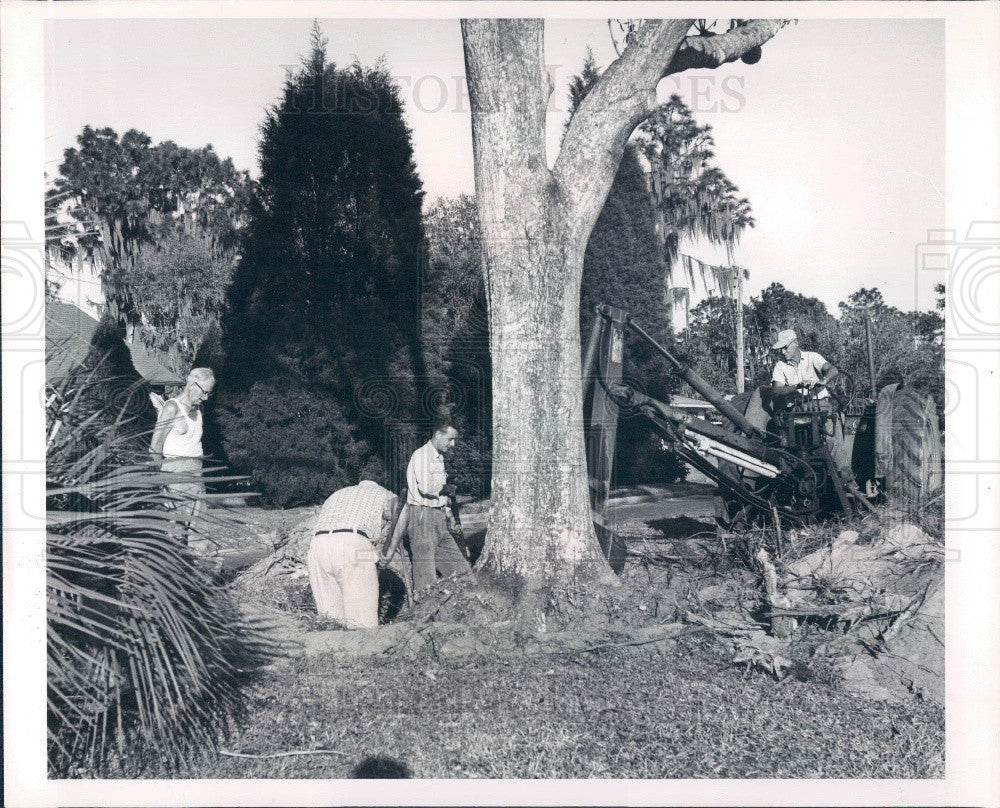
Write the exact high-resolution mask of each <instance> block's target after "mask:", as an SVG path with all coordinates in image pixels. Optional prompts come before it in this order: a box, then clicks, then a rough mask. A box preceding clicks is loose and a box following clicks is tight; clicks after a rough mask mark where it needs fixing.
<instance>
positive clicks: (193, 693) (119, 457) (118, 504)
mask: <svg viewBox="0 0 1000 808" xmlns="http://www.w3.org/2000/svg"><path fill="white" fill-rule="evenodd" d="M112 387H113V385H112ZM125 392H126V393H128V391H125ZM107 393H108V380H107V379H106V378H105V379H98V378H97V376H96V375H95V374H94V373H93V372H81V373H80V374H78V375H76V376H75V377H74V378H71V379H69V380H67V381H65V382H63V383H61V384H60V385H59V386H58V387H53V388H51V389H50V390H49V391H48V395H47V396H46V401H47V403H48V406H47V408H46V411H47V416H48V419H49V426H50V430H49V434H50V436H51V437H50V442H49V447H48V448H49V453H48V458H47V460H48V468H47V482H48V491H47V493H48V505H49V518H48V522H49V527H48V534H47V540H46V548H47V567H46V573H47V574H46V592H47V617H48V714H49V764H50V770H51V773H52V774H62V775H65V774H72V773H76V772H79V771H81V770H82V771H88V772H101V771H104V770H105V769H106V766H107V765H108V762H109V760H110V759H111V758H112V757H115V758H116V759H118V760H127V758H128V756H129V755H130V754H133V753H153V754H157V755H158V756H161V757H162V758H163V759H165V760H167V761H169V762H171V763H173V764H174V765H179V764H180V763H181V762H182V761H183V760H184V759H185V757H186V756H187V755H189V754H190V753H191V752H193V751H195V750H201V749H204V748H205V747H206V746H210V745H211V744H213V743H214V742H215V741H216V739H217V738H218V737H219V736H220V733H221V732H222V731H223V730H224V728H225V727H226V725H227V723H228V721H229V720H230V718H231V717H232V716H233V715H234V714H236V713H237V712H238V711H239V710H240V709H241V706H242V702H243V699H242V693H241V672H242V671H243V670H245V669H246V668H247V667H248V666H251V665H253V664H255V663H256V662H259V661H262V660H264V659H266V658H267V656H268V653H269V649H268V646H267V643H266V641H265V640H264V639H263V638H262V637H261V636H259V635H258V634H257V633H256V632H255V631H254V629H253V626H251V625H250V624H249V623H248V622H247V620H246V619H244V618H243V617H242V616H241V614H240V613H239V611H238V609H237V608H236V607H235V605H234V604H233V601H232V600H231V598H230V596H229V593H228V591H227V590H226V589H225V588H223V587H221V586H219V585H218V584H216V583H215V582H214V580H213V575H212V571H211V570H210V569H209V568H208V567H207V565H206V564H205V563H204V562H203V561H202V560H201V559H200V558H199V557H198V556H197V555H196V554H194V553H193V552H192V551H191V550H190V549H189V548H188V546H187V543H186V539H187V534H188V525H187V524H186V523H185V522H184V521H183V518H182V517H181V516H180V514H181V513H183V509H184V507H185V506H187V505H190V504H191V501H192V499H198V498H200V497H201V495H198V494H185V493H178V492H177V491H175V490H171V489H170V488H167V484H168V483H171V482H172V483H176V482H179V481H184V480H181V479H180V475H175V474H170V473H167V472H163V471H160V470H159V469H158V468H156V467H155V466H154V465H153V464H151V463H150V462H149V461H147V460H146V459H145V457H144V456H143V454H144V449H145V445H146V444H147V442H148V433H147V430H145V429H144V428H143V424H142V422H141V419H137V418H136V417H134V415H131V414H129V413H127V412H126V409H127V407H128V406H129V402H131V401H132V398H131V396H130V395H127V394H126V395H124V396H123V395H121V390H119V391H118V394H117V395H112V396H111V397H110V399H109V397H108V395H107ZM109 401H110V402H111V403H112V406H110V407H109ZM147 401H148V399H147ZM122 402H125V404H124V405H123V404H122ZM115 403H117V405H118V406H117V409H116V408H115V407H114V406H113V405H114V404H115ZM56 423H59V424H60V425H61V426H60V428H59V429H55V428H54V425H55V424H56ZM199 479H200V478H198V477H197V476H195V475H192V476H191V481H197V480H199ZM214 519H215V520H218V519H219V517H214ZM203 521H204V524H203V525H201V526H200V527H199V528H198V529H199V530H201V531H204V532H206V533H207V532H210V530H211V525H212V522H213V519H212V518H209V519H207V520H203Z"/></svg>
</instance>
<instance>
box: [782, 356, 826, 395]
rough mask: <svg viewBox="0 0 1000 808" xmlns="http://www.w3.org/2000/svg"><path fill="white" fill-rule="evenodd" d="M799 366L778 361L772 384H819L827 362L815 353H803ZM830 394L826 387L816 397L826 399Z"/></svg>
mask: <svg viewBox="0 0 1000 808" xmlns="http://www.w3.org/2000/svg"><path fill="white" fill-rule="evenodd" d="M800 353H801V354H802V355H801V356H800V357H799V361H798V363H797V364H795V365H793V364H792V363H791V362H785V361H784V360H778V364H776V365H775V366H774V370H773V371H772V372H771V382H772V383H773V384H781V385H789V384H790V385H793V386H797V385H800V384H818V383H819V379H820V374H821V371H822V368H823V365H825V364H826V360H825V359H824V358H823V357H822V356H820V355H819V354H818V353H816V352H815V351H801V352H800ZM829 395H830V392H829V391H828V390H827V389H826V388H825V387H824V388H823V389H822V390H820V391H819V393H818V394H817V395H816V398H826V397H827V396H829Z"/></svg>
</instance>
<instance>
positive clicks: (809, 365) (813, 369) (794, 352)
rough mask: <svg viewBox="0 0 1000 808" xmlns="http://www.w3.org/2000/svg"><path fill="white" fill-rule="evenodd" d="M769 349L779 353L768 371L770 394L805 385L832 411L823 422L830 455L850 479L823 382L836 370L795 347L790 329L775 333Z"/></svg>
mask: <svg viewBox="0 0 1000 808" xmlns="http://www.w3.org/2000/svg"><path fill="white" fill-rule="evenodd" d="M771 348H772V350H775V351H778V353H779V354H780V355H781V359H779V360H778V363H777V364H776V365H775V366H774V370H773V371H772V372H771V385H772V386H771V393H772V395H775V396H786V395H789V394H790V393H794V392H795V391H796V390H798V389H799V388H801V387H805V388H807V389H808V390H809V392H811V393H812V394H813V395H814V396H815V398H816V400H817V401H819V402H821V406H822V407H823V408H824V409H826V410H828V411H829V412H831V413H833V417H832V418H830V419H829V420H828V421H827V423H826V431H827V435H828V436H829V437H830V439H831V440H830V454H831V455H832V456H833V462H834V463H836V465H837V468H838V469H839V470H840V472H841V474H842V475H847V477H848V478H853V475H852V473H851V463H850V459H849V458H848V456H847V447H846V445H845V444H844V433H843V427H842V426H841V424H840V420H839V418H838V416H837V412H836V409H835V408H834V406H833V403H832V400H831V398H830V391H829V390H827V389H826V385H827V384H828V383H829V382H831V381H833V379H835V378H837V376H839V375H840V371H838V370H837V368H835V367H834V366H833V365H831V364H830V363H829V362H827V361H826V359H824V358H823V357H822V356H821V355H820V354H818V353H816V352H815V351H803V350H802V349H801V348H799V338H798V335H797V334H796V333H795V331H794V330H792V329H791V328H787V329H785V330H784V331H782V332H781V333H780V334H778V341H777V342H775V343H774V345H772V346H771Z"/></svg>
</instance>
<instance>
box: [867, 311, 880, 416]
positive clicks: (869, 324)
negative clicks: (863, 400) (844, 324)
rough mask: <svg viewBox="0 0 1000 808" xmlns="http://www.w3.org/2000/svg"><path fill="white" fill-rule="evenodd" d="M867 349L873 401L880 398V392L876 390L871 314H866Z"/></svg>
mask: <svg viewBox="0 0 1000 808" xmlns="http://www.w3.org/2000/svg"><path fill="white" fill-rule="evenodd" d="M865 348H866V349H867V351H868V380H869V382H870V383H871V394H872V401H874V400H875V399H876V398H878V391H877V390H876V389H875V354H874V352H873V350H872V316H871V312H867V311H866V312H865Z"/></svg>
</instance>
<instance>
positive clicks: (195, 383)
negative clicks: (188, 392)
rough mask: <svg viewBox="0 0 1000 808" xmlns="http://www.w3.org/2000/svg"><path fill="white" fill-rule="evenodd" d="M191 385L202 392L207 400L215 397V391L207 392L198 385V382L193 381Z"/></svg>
mask: <svg viewBox="0 0 1000 808" xmlns="http://www.w3.org/2000/svg"><path fill="white" fill-rule="evenodd" d="M191 384H193V385H194V386H195V387H197V388H198V389H199V390H201V394H202V395H203V396H204V397H205V398H211V397H212V396H213V395H215V390H206V389H205V388H204V387H202V386H201V385H200V384H198V382H196V381H195V380H194V379H192V380H191Z"/></svg>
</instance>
